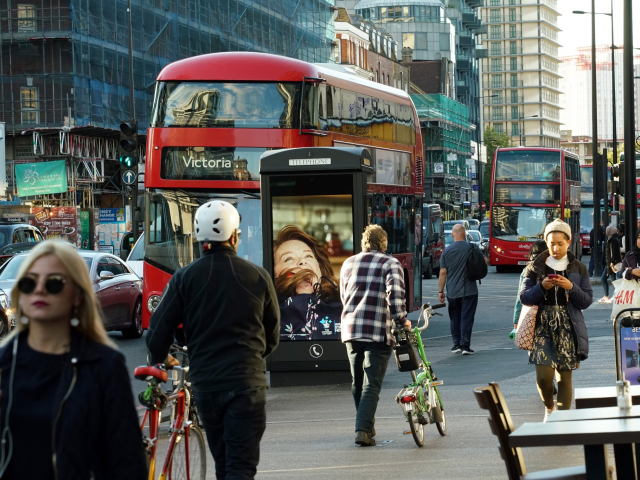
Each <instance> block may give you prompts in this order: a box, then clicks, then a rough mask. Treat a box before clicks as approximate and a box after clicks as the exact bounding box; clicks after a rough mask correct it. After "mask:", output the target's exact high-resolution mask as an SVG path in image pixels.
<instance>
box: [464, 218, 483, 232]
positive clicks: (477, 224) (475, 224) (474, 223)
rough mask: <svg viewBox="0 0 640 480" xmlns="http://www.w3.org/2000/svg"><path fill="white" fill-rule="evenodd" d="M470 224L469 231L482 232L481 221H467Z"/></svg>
mask: <svg viewBox="0 0 640 480" xmlns="http://www.w3.org/2000/svg"><path fill="white" fill-rule="evenodd" d="M467 221H468V222H469V227H470V228H469V230H480V220H476V219H475V218H471V219H469V220H467Z"/></svg>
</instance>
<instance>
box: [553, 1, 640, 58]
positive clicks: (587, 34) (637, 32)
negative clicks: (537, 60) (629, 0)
mask: <svg viewBox="0 0 640 480" xmlns="http://www.w3.org/2000/svg"><path fill="white" fill-rule="evenodd" d="M595 3H596V12H603V13H609V12H610V11H611V0H595ZM633 4H634V8H633V18H634V32H633V46H634V47H637V48H640V2H638V1H635V0H634V2H633ZM574 10H583V11H587V12H591V0H558V11H559V12H560V13H561V14H562V16H560V17H558V27H559V28H560V29H561V30H562V31H561V32H560V34H559V38H558V41H559V42H560V45H562V47H561V48H560V51H559V55H560V56H561V57H563V56H567V55H573V54H574V53H575V51H576V48H578V47H589V46H591V15H575V14H572V13H571V12H572V11H574ZM623 14H624V1H623V0H613V21H614V25H615V28H614V31H615V36H614V41H615V43H616V45H622V44H623V39H624V24H623ZM596 44H597V45H601V44H607V45H610V44H611V17H609V16H607V15H596ZM638 53H640V50H639V51H638Z"/></svg>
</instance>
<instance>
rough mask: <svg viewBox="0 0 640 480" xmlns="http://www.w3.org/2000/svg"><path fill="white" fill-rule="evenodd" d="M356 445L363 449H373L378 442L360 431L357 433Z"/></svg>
mask: <svg viewBox="0 0 640 480" xmlns="http://www.w3.org/2000/svg"><path fill="white" fill-rule="evenodd" d="M356 443H357V444H358V445H360V446H361V447H373V446H375V444H376V441H375V440H374V439H373V438H372V437H371V435H369V434H368V433H367V432H363V431H362V430H358V431H357V432H356Z"/></svg>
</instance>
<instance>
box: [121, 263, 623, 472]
mask: <svg viewBox="0 0 640 480" xmlns="http://www.w3.org/2000/svg"><path fill="white" fill-rule="evenodd" d="M518 279H519V273H518V272H513V273H506V274H497V273H495V269H493V268H490V273H489V275H488V276H487V277H486V279H483V281H482V285H480V286H479V289H480V298H479V304H478V310H477V313H476V323H475V325H474V333H473V337H472V345H471V347H472V348H473V349H474V350H475V351H476V354H475V355H473V356H461V355H459V354H451V353H450V349H451V343H452V342H451V337H450V334H449V319H448V316H447V312H446V309H442V310H439V311H440V312H442V313H443V314H444V317H434V318H433V319H432V320H431V323H430V326H429V328H428V329H427V330H426V331H425V332H423V339H424V343H425V349H426V353H427V358H428V359H429V360H430V361H431V362H432V365H433V369H434V371H435V374H436V376H437V377H438V379H440V380H443V381H444V385H443V386H442V387H440V393H441V395H442V399H443V402H444V405H445V412H446V419H447V435H446V436H444V437H442V436H440V435H439V433H438V431H437V429H436V427H435V425H427V426H425V445H424V447H423V448H418V447H417V446H416V444H415V443H414V441H413V438H412V436H411V434H410V433H409V434H407V433H406V431H407V430H408V424H407V423H406V421H405V419H404V417H403V415H402V413H401V410H400V407H399V406H398V405H397V404H396V402H395V396H396V395H397V393H398V392H399V391H400V390H401V388H402V387H403V385H404V384H405V383H408V382H410V375H409V374H408V373H402V372H399V371H398V369H397V367H396V365H395V362H394V360H393V358H392V359H391V360H390V363H389V367H388V370H387V375H386V377H385V380H384V382H383V389H382V392H381V394H380V401H379V404H378V410H377V413H376V431H377V436H376V440H377V442H378V445H377V446H375V447H368V448H367V447H360V446H358V445H355V443H354V439H355V432H354V425H355V407H354V405H353V399H352V396H351V391H350V385H349V384H334V385H323V386H314V387H287V388H272V389H269V390H268V391H267V429H266V432H265V435H264V437H263V440H262V443H261V461H260V465H259V467H258V475H257V477H256V478H257V479H259V480H261V479H314V480H315V479H323V480H324V479H341V480H342V479H344V478H345V477H347V478H349V480H359V479H363V480H364V479H366V480H370V479H385V480H387V479H404V478H407V477H408V476H416V478H422V477H427V478H434V479H463V478H474V479H506V478H507V473H506V469H505V466H504V462H503V461H502V459H501V458H500V454H499V451H498V448H497V444H498V439H497V438H496V437H495V436H493V435H492V434H491V431H490V429H489V424H488V422H487V419H486V418H487V416H486V412H485V411H484V410H481V409H480V408H479V407H478V405H477V403H476V400H475V397H474V395H473V389H474V388H476V387H479V386H483V385H487V384H488V383H489V382H491V381H497V382H498V383H499V385H500V387H501V389H502V391H503V393H504V396H505V399H506V402H507V404H508V407H509V410H510V412H511V415H512V417H513V421H514V423H515V426H516V428H517V427H518V426H519V425H521V424H523V423H525V422H540V421H542V418H543V415H544V407H543V405H542V402H541V400H540V397H539V395H538V392H537V389H536V384H535V372H534V367H533V366H532V365H529V364H528V358H527V354H526V353H525V352H523V351H521V350H518V349H517V348H516V347H515V346H514V344H513V341H512V340H511V339H509V337H508V335H509V333H510V331H511V329H512V328H513V323H512V322H513V305H514V302H515V297H516V292H517V288H518ZM437 291H438V285H437V279H435V278H434V279H433V280H424V281H423V301H424V302H427V301H431V302H432V303H437ZM601 293H602V292H601V287H595V288H594V299H596V300H597V299H598V298H600V297H601ZM610 310H611V305H610V304H598V303H594V304H593V305H592V306H591V307H590V308H589V309H587V310H585V312H584V315H585V320H586V324H587V328H588V330H589V340H590V342H589V343H590V354H589V358H588V360H586V361H584V362H582V363H581V365H580V368H579V369H578V370H576V371H575V372H574V375H573V386H574V388H576V387H590V386H603V385H613V384H614V383H615V357H614V341H613V334H612V323H611V320H610ZM416 317H417V313H416V312H413V313H412V314H411V315H410V318H411V319H412V320H415V319H416ZM111 335H113V338H114V340H116V341H117V343H118V344H119V346H120V348H121V351H122V352H123V353H124V354H125V356H126V357H127V363H128V365H129V367H130V369H131V370H132V369H133V367H134V366H135V365H138V364H142V363H144V337H143V338H142V339H140V340H135V341H130V340H129V341H125V340H120V338H119V336H118V335H117V334H111ZM132 382H133V383H132V385H133V386H134V392H136V394H137V392H138V391H140V390H141V387H142V386H143V385H142V382H139V381H137V380H132ZM523 453H524V459H525V462H526V465H527V469H528V471H530V472H534V471H537V470H544V469H551V468H559V467H565V466H571V465H579V464H584V453H583V450H582V448H580V447H563V448H557V447H555V448H527V449H523ZM207 457H208V459H207V466H208V468H207V478H212V479H213V478H215V474H214V468H213V465H214V463H213V459H212V458H211V456H210V454H208V455H207ZM610 457H611V458H610V461H611V463H613V456H612V449H611V448H610ZM418 476H420V477H418Z"/></svg>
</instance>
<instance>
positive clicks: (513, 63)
mask: <svg viewBox="0 0 640 480" xmlns="http://www.w3.org/2000/svg"><path fill="white" fill-rule="evenodd" d="M509 68H510V69H511V71H513V70H518V58H517V57H511V58H509Z"/></svg>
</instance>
